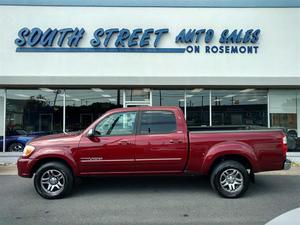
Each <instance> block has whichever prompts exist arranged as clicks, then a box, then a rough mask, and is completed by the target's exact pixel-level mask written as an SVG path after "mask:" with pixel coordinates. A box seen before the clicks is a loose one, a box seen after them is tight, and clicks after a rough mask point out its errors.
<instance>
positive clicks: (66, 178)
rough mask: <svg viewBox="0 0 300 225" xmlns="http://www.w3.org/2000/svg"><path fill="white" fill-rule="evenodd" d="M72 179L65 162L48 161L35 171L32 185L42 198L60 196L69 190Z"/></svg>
mask: <svg viewBox="0 0 300 225" xmlns="http://www.w3.org/2000/svg"><path fill="white" fill-rule="evenodd" d="M73 180H74V179H73V174H72V171H71V170H70V169H69V168H68V167H67V166H66V165H65V164H63V163H60V162H48V163H46V164H44V165H42V166H41V167H40V168H39V169H38V170H37V171H36V173H35V176H34V187H35V190H36V191H37V193H38V194H39V195H40V196H42V197H43V198H47V199H56V198H62V197H64V196H65V195H67V194H69V193H70V192H71V190H72V186H73Z"/></svg>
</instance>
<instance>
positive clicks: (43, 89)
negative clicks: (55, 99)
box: [40, 88, 54, 92]
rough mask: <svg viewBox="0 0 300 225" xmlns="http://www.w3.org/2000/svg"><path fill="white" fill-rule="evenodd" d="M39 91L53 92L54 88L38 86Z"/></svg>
mask: <svg viewBox="0 0 300 225" xmlns="http://www.w3.org/2000/svg"><path fill="white" fill-rule="evenodd" d="M40 90H41V91H45V92H54V90H52V89H50V88H40Z"/></svg>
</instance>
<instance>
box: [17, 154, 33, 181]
mask: <svg viewBox="0 0 300 225" xmlns="http://www.w3.org/2000/svg"><path fill="white" fill-rule="evenodd" d="M34 163H35V160H34V159H30V158H23V157H20V158H19V159H18V162H17V168H18V175H19V176H20V177H32V173H31V171H32V167H33V165H34Z"/></svg>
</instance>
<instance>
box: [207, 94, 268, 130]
mask: <svg viewBox="0 0 300 225" xmlns="http://www.w3.org/2000/svg"><path fill="white" fill-rule="evenodd" d="M211 101H212V102H211V104H212V124H213V125H256V126H264V127H267V125H268V123H267V101H268V100H267V91H266V90H255V89H243V90H213V91H212V99H211Z"/></svg>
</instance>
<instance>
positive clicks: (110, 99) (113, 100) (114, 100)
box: [108, 98, 117, 102]
mask: <svg viewBox="0 0 300 225" xmlns="http://www.w3.org/2000/svg"><path fill="white" fill-rule="evenodd" d="M108 100H109V101H110V102H116V101H117V99H115V98H109V99H108Z"/></svg>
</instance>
